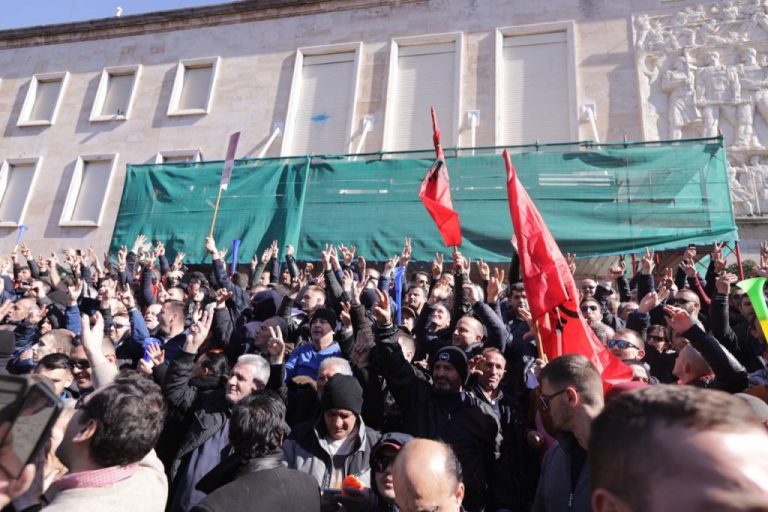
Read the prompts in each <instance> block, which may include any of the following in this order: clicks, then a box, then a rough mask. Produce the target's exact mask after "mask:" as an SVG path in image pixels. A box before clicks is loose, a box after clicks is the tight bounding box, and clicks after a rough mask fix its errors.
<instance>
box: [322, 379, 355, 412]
mask: <svg viewBox="0 0 768 512" xmlns="http://www.w3.org/2000/svg"><path fill="white" fill-rule="evenodd" d="M320 409H321V410H322V411H323V412H325V411H329V410H331V409H346V410H348V411H352V412H353V413H355V416H360V413H361V411H362V410H363V388H361V387H360V384H359V383H358V382H357V379H356V378H354V377H352V376H351V375H342V374H340V373H337V374H336V375H334V376H333V377H331V378H330V379H329V380H328V382H326V383H325V386H323V397H322V398H321V399H320Z"/></svg>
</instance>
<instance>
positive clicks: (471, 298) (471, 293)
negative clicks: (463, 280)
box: [462, 284, 480, 306]
mask: <svg viewBox="0 0 768 512" xmlns="http://www.w3.org/2000/svg"><path fill="white" fill-rule="evenodd" d="M462 290H463V291H464V293H465V294H466V296H467V302H469V305H470V306H474V305H475V303H476V302H477V301H478V300H480V298H479V297H478V296H477V294H476V293H475V287H474V286H472V285H471V284H465V285H464V286H462Z"/></svg>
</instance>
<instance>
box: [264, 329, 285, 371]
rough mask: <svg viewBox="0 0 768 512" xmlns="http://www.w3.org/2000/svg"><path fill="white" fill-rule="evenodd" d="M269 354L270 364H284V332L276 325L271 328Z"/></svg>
mask: <svg viewBox="0 0 768 512" xmlns="http://www.w3.org/2000/svg"><path fill="white" fill-rule="evenodd" d="M267 352H269V362H270V364H282V363H283V358H284V357H285V341H284V340H283V331H281V330H280V326H279V325H276V326H274V327H270V328H269V341H268V342H267Z"/></svg>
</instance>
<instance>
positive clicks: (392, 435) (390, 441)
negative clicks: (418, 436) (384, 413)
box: [371, 432, 413, 458]
mask: <svg viewBox="0 0 768 512" xmlns="http://www.w3.org/2000/svg"><path fill="white" fill-rule="evenodd" d="M412 440H413V436H410V435H408V434H403V433H402V432H387V433H386V434H384V435H382V436H381V437H380V438H379V440H378V441H376V444H375V445H373V449H371V458H374V457H375V456H376V452H378V451H379V450H380V449H382V448H385V447H387V446H388V447H390V448H394V449H395V450H397V451H400V449H401V448H402V447H403V446H405V443H407V442H409V441H412Z"/></svg>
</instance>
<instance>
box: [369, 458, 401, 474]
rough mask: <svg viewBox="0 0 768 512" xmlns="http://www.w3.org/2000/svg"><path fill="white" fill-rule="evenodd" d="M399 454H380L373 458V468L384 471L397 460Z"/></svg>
mask: <svg viewBox="0 0 768 512" xmlns="http://www.w3.org/2000/svg"><path fill="white" fill-rule="evenodd" d="M396 456H397V455H379V456H378V457H375V458H373V459H372V460H371V469H373V470H374V471H376V472H377V473H383V472H384V471H386V470H387V468H388V467H389V465H390V464H392V463H393V462H394V461H395V457H396Z"/></svg>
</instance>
